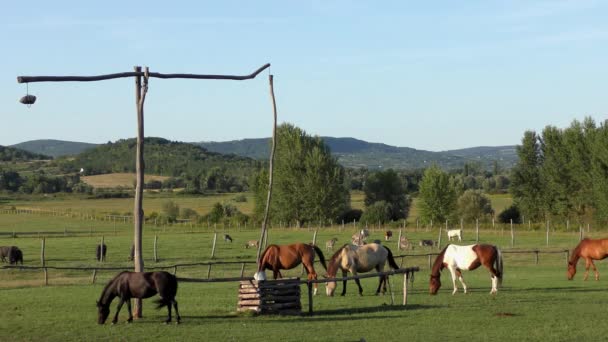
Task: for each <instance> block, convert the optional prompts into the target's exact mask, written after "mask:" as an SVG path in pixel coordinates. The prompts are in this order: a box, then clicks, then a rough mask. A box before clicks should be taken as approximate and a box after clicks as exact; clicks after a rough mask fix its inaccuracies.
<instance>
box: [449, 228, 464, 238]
mask: <svg viewBox="0 0 608 342" xmlns="http://www.w3.org/2000/svg"><path fill="white" fill-rule="evenodd" d="M447 233H448V240H449V241H452V238H458V241H462V229H450V230H448V231H447Z"/></svg>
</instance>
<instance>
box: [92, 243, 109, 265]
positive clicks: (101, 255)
mask: <svg viewBox="0 0 608 342" xmlns="http://www.w3.org/2000/svg"><path fill="white" fill-rule="evenodd" d="M107 251H108V246H106V244H105V243H104V244H103V245H102V244H99V245H97V247H96V248H95V258H96V259H97V261H104V260H106V252H107Z"/></svg>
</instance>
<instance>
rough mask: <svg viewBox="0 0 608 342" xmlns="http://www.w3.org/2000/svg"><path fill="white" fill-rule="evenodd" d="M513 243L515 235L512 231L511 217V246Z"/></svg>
mask: <svg viewBox="0 0 608 342" xmlns="http://www.w3.org/2000/svg"><path fill="white" fill-rule="evenodd" d="M514 245H515V235H514V233H513V219H511V248H513V246H514Z"/></svg>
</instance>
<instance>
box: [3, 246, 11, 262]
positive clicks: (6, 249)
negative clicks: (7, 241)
mask: <svg viewBox="0 0 608 342" xmlns="http://www.w3.org/2000/svg"><path fill="white" fill-rule="evenodd" d="M13 247H14V246H1V247H0V258H2V262H6V258H8V256H9V253H10V251H11V248H13ZM9 260H10V259H9Z"/></svg>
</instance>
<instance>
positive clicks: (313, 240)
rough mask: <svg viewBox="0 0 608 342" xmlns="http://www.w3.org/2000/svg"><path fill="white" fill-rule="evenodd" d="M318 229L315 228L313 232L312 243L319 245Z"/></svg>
mask: <svg viewBox="0 0 608 342" xmlns="http://www.w3.org/2000/svg"><path fill="white" fill-rule="evenodd" d="M318 231H319V230H318V229H315V232H314V234H312V245H313V246H316V245H317V232H318Z"/></svg>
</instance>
